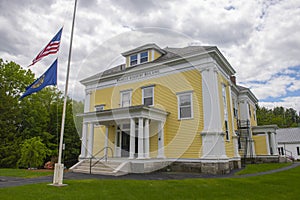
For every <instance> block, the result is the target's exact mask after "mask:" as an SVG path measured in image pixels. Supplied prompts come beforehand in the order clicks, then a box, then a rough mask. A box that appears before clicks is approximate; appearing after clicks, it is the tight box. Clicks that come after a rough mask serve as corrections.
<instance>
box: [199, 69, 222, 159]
mask: <svg viewBox="0 0 300 200" xmlns="http://www.w3.org/2000/svg"><path fill="white" fill-rule="evenodd" d="M201 75H202V98H203V112H204V113H203V116H204V129H203V131H202V133H201V136H202V158H203V159H220V158H224V159H225V158H227V156H226V153H225V143H224V132H223V130H222V124H223V123H222V121H221V119H222V118H221V108H220V107H221V106H220V105H221V102H220V96H219V80H218V69H217V68H216V67H213V66H212V67H208V68H206V69H204V70H202V71H201Z"/></svg>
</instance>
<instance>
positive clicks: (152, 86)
mask: <svg viewBox="0 0 300 200" xmlns="http://www.w3.org/2000/svg"><path fill="white" fill-rule="evenodd" d="M154 86H155V85H151V86H145V87H142V105H144V104H145V102H144V89H146V88H152V105H148V106H154Z"/></svg>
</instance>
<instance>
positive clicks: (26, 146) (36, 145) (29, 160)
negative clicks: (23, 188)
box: [18, 137, 49, 168]
mask: <svg viewBox="0 0 300 200" xmlns="http://www.w3.org/2000/svg"><path fill="white" fill-rule="evenodd" d="M47 154H49V150H48V148H47V147H46V145H45V144H43V142H42V140H41V138H40V137H33V138H31V139H27V140H25V141H24V143H23V144H22V147H21V158H20V159H19V161H18V165H19V166H21V167H28V168H37V167H41V166H43V164H44V160H45V158H46V156H47Z"/></svg>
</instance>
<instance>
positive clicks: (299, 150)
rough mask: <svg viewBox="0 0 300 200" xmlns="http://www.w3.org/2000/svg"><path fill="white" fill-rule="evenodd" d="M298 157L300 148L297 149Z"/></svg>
mask: <svg viewBox="0 0 300 200" xmlns="http://www.w3.org/2000/svg"><path fill="white" fill-rule="evenodd" d="M297 155H298V156H300V147H297Z"/></svg>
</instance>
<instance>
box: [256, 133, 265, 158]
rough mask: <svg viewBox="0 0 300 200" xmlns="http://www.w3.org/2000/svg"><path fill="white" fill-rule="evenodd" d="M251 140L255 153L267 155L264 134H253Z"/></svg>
mask: <svg viewBox="0 0 300 200" xmlns="http://www.w3.org/2000/svg"><path fill="white" fill-rule="evenodd" d="M253 140H254V146H255V153H256V155H268V151H267V141H266V135H254V136H253Z"/></svg>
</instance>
